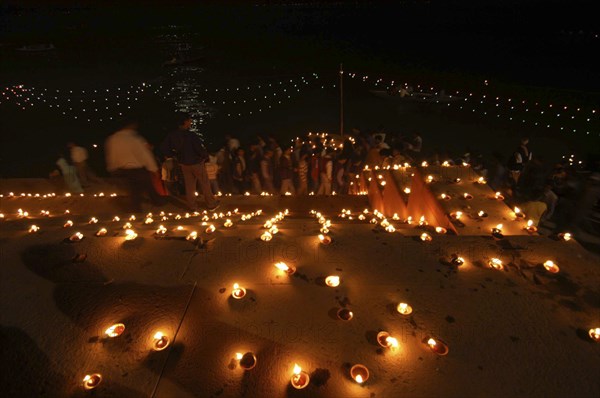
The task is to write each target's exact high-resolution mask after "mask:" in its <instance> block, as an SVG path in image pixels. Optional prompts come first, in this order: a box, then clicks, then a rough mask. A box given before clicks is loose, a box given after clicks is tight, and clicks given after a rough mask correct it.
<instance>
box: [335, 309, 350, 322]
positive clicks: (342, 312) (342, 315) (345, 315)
mask: <svg viewBox="0 0 600 398" xmlns="http://www.w3.org/2000/svg"><path fill="white" fill-rule="evenodd" d="M337 317H338V318H339V319H341V320H342V321H349V320H350V319H352V318H353V317H354V314H353V313H352V311H350V310H349V309H347V308H340V309H339V310H338V311H337Z"/></svg>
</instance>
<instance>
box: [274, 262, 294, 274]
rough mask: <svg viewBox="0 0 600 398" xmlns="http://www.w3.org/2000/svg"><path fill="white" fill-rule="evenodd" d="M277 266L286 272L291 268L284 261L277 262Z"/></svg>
mask: <svg viewBox="0 0 600 398" xmlns="http://www.w3.org/2000/svg"><path fill="white" fill-rule="evenodd" d="M275 266H276V267H277V268H278V269H280V270H282V271H284V272H288V271H289V270H290V267H288V266H287V264H286V263H284V262H279V263H275Z"/></svg>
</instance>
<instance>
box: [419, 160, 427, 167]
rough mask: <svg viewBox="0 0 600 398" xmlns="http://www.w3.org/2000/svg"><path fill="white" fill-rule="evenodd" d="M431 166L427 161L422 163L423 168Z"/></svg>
mask: <svg viewBox="0 0 600 398" xmlns="http://www.w3.org/2000/svg"><path fill="white" fill-rule="evenodd" d="M427 166H429V164H428V163H427V162H426V161H423V162H421V167H427Z"/></svg>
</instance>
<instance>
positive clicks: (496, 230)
mask: <svg viewBox="0 0 600 398" xmlns="http://www.w3.org/2000/svg"><path fill="white" fill-rule="evenodd" d="M492 236H493V237H494V238H498V239H502V238H503V237H504V235H503V234H502V224H498V225H496V227H494V228H492Z"/></svg>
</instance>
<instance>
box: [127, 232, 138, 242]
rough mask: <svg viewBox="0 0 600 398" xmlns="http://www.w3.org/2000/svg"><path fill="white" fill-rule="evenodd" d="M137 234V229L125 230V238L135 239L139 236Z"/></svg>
mask: <svg viewBox="0 0 600 398" xmlns="http://www.w3.org/2000/svg"><path fill="white" fill-rule="evenodd" d="M137 236H138V235H137V234H136V233H135V231H134V230H133V229H127V230H125V240H134V239H135V238H137Z"/></svg>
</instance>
